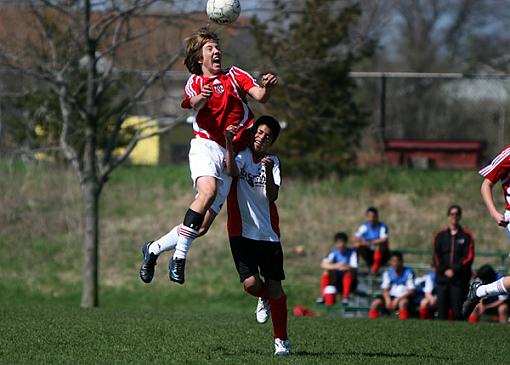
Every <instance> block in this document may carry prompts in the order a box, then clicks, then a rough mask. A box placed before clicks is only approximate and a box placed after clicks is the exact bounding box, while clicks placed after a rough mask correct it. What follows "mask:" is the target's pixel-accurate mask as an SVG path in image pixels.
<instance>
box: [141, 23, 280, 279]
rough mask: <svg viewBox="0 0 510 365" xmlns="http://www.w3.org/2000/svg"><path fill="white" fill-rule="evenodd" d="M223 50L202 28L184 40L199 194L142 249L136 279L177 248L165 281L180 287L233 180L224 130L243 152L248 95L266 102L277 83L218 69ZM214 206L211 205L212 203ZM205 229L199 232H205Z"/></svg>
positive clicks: (193, 162)
mask: <svg viewBox="0 0 510 365" xmlns="http://www.w3.org/2000/svg"><path fill="white" fill-rule="evenodd" d="M221 60H222V52H221V49H220V47H219V38H218V36H217V35H216V34H215V33H213V32H211V31H209V30H207V28H201V29H199V30H198V31H196V32H195V33H193V34H192V35H191V36H190V37H189V38H188V39H187V41H186V51H185V60H184V63H185V65H186V67H187V68H188V70H189V71H190V72H191V73H192V74H193V75H192V76H191V77H190V78H189V80H188V82H187V83H186V86H185V89H184V92H185V98H184V101H183V102H182V104H181V105H182V107H183V108H187V109H193V110H195V111H196V112H197V114H196V120H195V122H194V123H193V130H194V133H195V138H193V139H192V140H191V146H190V152H189V164H190V170H191V178H192V180H193V185H194V187H195V189H196V191H197V195H196V197H195V199H194V200H193V202H192V203H191V205H190V207H189V209H188V210H187V212H186V214H185V216H184V219H183V222H182V224H179V225H177V226H175V227H174V228H173V229H172V230H171V231H170V232H168V233H167V234H166V235H164V236H163V237H161V238H160V239H158V240H156V241H153V242H152V241H151V242H147V243H146V244H144V245H143V247H142V253H143V263H142V266H141V268H140V278H141V279H142V281H144V282H145V283H149V282H151V281H152V278H153V277H154V266H155V265H156V260H157V258H158V256H159V254H161V253H162V252H164V251H168V250H171V249H174V248H175V253H174V255H173V257H172V258H171V260H170V264H169V278H170V280H171V281H174V282H177V283H179V284H183V283H184V266H185V262H186V256H187V253H188V251H189V249H190V247H191V243H192V242H193V240H194V239H195V238H197V237H198V236H199V231H200V228H201V227H202V226H203V223H204V217H205V216H206V213H207V215H208V218H207V220H206V224H205V226H206V228H207V227H208V226H209V225H210V224H211V223H212V220H213V219H214V216H215V215H216V214H217V213H218V212H219V210H220V208H221V206H222V204H223V202H224V201H225V199H226V196H227V194H228V192H229V190H230V183H231V178H230V176H228V175H227V174H226V172H225V137H224V132H225V128H226V127H227V126H230V125H233V126H236V131H237V132H236V135H235V136H234V137H233V142H234V143H235V148H236V151H239V150H241V149H243V148H246V147H247V146H248V143H249V135H250V131H251V129H252V126H253V122H254V117H253V113H252V111H251V110H250V109H249V107H248V104H247V96H248V95H249V96H250V97H251V98H253V99H255V100H256V101H258V102H260V103H265V102H266V101H267V100H268V99H269V97H270V95H271V90H272V89H273V87H274V86H275V85H276V84H277V82H278V81H277V78H276V76H275V75H273V74H270V73H269V74H265V75H263V76H262V83H261V85H259V84H258V83H257V81H256V80H255V79H254V78H253V77H252V76H251V75H250V74H248V73H247V72H246V71H243V70H241V69H240V68H237V67H235V66H232V67H230V68H229V69H227V70H224V69H222V67H221ZM213 203H214V204H213ZM205 230H206V229H202V232H204V231H205Z"/></svg>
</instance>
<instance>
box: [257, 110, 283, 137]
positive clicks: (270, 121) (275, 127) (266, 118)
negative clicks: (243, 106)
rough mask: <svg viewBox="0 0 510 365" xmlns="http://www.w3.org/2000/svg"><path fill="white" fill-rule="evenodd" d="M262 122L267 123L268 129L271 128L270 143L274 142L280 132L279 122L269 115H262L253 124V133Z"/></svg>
mask: <svg viewBox="0 0 510 365" xmlns="http://www.w3.org/2000/svg"><path fill="white" fill-rule="evenodd" d="M262 124H263V125H267V126H268V127H269V129H271V132H272V133H273V141H272V142H271V144H273V143H275V141H276V139H277V138H278V135H279V134H280V130H281V129H282V127H281V126H280V123H279V122H278V121H277V120H276V119H274V118H273V117H272V116H270V115H263V116H261V117H260V118H259V119H257V120H256V121H255V123H254V124H253V133H255V132H257V128H258V127H259V126H260V125H262Z"/></svg>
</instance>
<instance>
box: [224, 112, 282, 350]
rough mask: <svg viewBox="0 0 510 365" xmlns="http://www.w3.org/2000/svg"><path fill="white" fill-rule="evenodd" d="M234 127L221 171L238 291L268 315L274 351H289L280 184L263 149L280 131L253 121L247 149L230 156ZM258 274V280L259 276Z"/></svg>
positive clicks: (261, 317) (262, 317)
mask: <svg viewBox="0 0 510 365" xmlns="http://www.w3.org/2000/svg"><path fill="white" fill-rule="evenodd" d="M235 132H236V127H235V126H230V127H227V130H226V135H225V139H226V146H227V171H228V172H229V174H230V175H231V176H233V177H234V180H233V181H232V188H231V189H230V193H229V195H228V199H227V212H228V218H227V227H228V236H229V240H230V248H231V250H232V256H233V258H234V262H235V265H236V269H237V271H238V273H239V278H240V279H241V282H242V283H243V285H244V290H245V291H246V292H247V293H248V294H250V295H253V296H254V297H257V298H258V305H257V310H256V317H257V321H258V322H259V323H265V322H266V321H267V320H268V317H269V316H271V319H272V322H273V330H274V346H275V355H280V356H283V355H289V354H290V343H289V339H288V336H287V296H286V295H285V292H284V291H283V288H282V280H284V279H285V273H284V270H283V252H282V246H281V243H280V229H279V222H278V211H277V209H276V205H275V201H276V199H277V198H278V190H279V187H280V184H281V176H280V161H279V159H278V158H277V157H276V156H274V155H270V154H268V153H267V150H268V148H269V147H270V146H271V145H272V144H273V143H274V141H275V140H276V139H277V137H278V134H279V133H280V124H279V123H278V121H276V119H274V118H273V117H270V116H263V117H260V118H259V119H257V121H256V122H255V125H254V127H253V133H252V143H251V145H250V147H249V148H247V149H245V150H243V151H241V152H239V153H238V154H237V156H235V152H234V149H233V145H232V139H233V136H234V133H235ZM261 276H262V277H263V278H264V279H262V278H261Z"/></svg>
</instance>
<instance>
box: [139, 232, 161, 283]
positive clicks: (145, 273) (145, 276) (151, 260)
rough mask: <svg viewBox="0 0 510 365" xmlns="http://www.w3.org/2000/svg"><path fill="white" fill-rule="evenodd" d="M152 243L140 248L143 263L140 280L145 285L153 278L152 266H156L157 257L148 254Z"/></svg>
mask: <svg viewBox="0 0 510 365" xmlns="http://www.w3.org/2000/svg"><path fill="white" fill-rule="evenodd" d="M152 242H153V241H149V242H147V243H144V244H143V246H142V255H143V263H142V266H141V267H140V279H142V281H143V282H144V283H147V284H148V283H150V282H151V281H152V278H153V277H154V266H156V260H157V259H158V255H154V254H153V253H149V246H150V245H151V243H152Z"/></svg>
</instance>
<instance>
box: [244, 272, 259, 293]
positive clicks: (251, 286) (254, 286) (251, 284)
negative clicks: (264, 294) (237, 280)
mask: <svg viewBox="0 0 510 365" xmlns="http://www.w3.org/2000/svg"><path fill="white" fill-rule="evenodd" d="M261 284H262V283H261V282H260V280H259V279H258V278H257V277H256V276H250V277H249V278H246V279H244V281H243V285H244V289H245V290H246V291H247V292H250V293H253V292H257V291H259V289H260V288H261Z"/></svg>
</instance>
